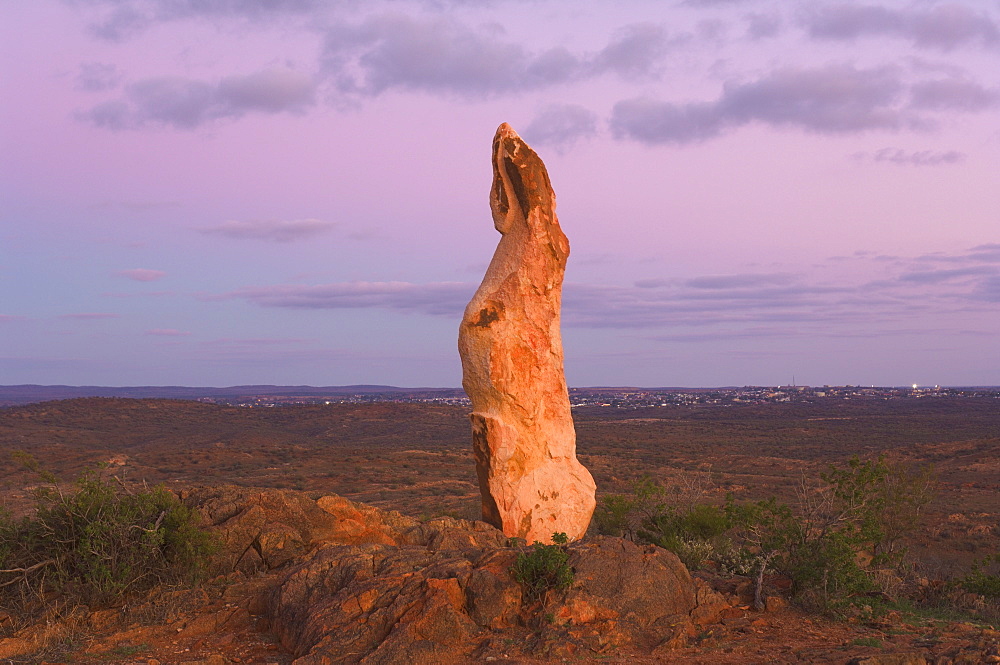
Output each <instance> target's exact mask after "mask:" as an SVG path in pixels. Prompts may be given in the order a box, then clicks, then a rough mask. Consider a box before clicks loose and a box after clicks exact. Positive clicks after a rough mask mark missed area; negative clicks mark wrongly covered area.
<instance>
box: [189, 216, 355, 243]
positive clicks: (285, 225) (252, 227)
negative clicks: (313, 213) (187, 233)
mask: <svg viewBox="0 0 1000 665" xmlns="http://www.w3.org/2000/svg"><path fill="white" fill-rule="evenodd" d="M334 227H336V223H334V222H324V221H322V220H319V219H290V220H283V219H257V220H246V221H236V220H230V221H228V222H224V223H223V224H220V225H219V226H213V227H210V228H205V229H198V231H199V233H203V234H205V235H215V236H222V237H224V238H232V239H235V240H266V241H270V242H292V241H293V240H301V239H303V238H311V237H313V236H317V235H320V234H322V233H326V232H327V231H331V230H332V229H333V228H334Z"/></svg>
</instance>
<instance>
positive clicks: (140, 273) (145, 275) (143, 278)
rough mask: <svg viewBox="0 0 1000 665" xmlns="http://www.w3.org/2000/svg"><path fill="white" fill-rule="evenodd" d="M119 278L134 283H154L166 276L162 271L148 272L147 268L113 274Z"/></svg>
mask: <svg viewBox="0 0 1000 665" xmlns="http://www.w3.org/2000/svg"><path fill="white" fill-rule="evenodd" d="M115 274H116V275H118V276H119V277H126V278H128V279H131V280H135V281H136V282H155V281H157V280H160V279H163V278H164V277H166V276H167V273H165V272H163V271H162V270H150V269H148V268H133V269H131V270H119V271H118V272H117V273H115Z"/></svg>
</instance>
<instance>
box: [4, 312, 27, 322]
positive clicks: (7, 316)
mask: <svg viewBox="0 0 1000 665" xmlns="http://www.w3.org/2000/svg"><path fill="white" fill-rule="evenodd" d="M24 320H25V318H24V317H23V316H15V315H13V314H0V323H10V322H11V321H24Z"/></svg>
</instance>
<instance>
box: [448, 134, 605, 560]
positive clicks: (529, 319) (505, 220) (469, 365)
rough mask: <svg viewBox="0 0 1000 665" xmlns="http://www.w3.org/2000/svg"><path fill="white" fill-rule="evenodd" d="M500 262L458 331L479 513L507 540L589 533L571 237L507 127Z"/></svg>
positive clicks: (528, 152)
mask: <svg viewBox="0 0 1000 665" xmlns="http://www.w3.org/2000/svg"><path fill="white" fill-rule="evenodd" d="M490 208H491V209H492V211H493V223H494V226H496V229H497V231H499V232H500V234H501V236H502V237H501V238H500V244H499V245H497V249H496V252H495V253H494V255H493V260H492V261H491V262H490V266H489V268H488V269H487V270H486V276H485V277H484V278H483V283H482V284H481V285H480V286H479V290H478V291H476V294H475V295H474V296H473V297H472V301H471V302H469V305H468V306H467V307H466V308H465V315H464V316H463V318H462V325H461V327H460V328H459V333H458V349H459V354H460V355H461V358H462V386H463V387H464V388H465V392H466V393H468V395H469V398H470V399H471V400H472V414H471V419H472V441H473V447H474V450H475V456H476V472H477V473H478V475H479V488H480V492H481V493H482V502H483V519H484V520H486V521H487V522H489V523H491V524H493V525H495V526H497V527H498V528H500V529H502V530H503V532H504V533H505V534H506V535H508V536H516V537H519V538H524V539H526V540H527V541H528V542H529V543H531V542H535V541H541V542H545V543H548V542H551V538H552V534H553V533H557V532H564V533H566V534H567V535H568V536H569V537H570V539H577V538H580V537H582V536H583V534H584V533H585V532H586V530H587V526H588V525H589V524H590V518H591V515H592V514H593V512H594V505H595V500H594V491H595V485H594V479H593V478H592V477H591V475H590V473H589V472H588V471H587V469H586V468H584V466H583V465H582V464H580V462H579V461H577V459H576V430H575V429H574V427H573V416H572V414H571V412H570V405H569V393H568V391H567V389H566V378H565V376H564V374H563V350H562V339H561V336H560V333H559V310H560V305H561V301H562V282H563V273H564V272H565V270H566V259H567V257H568V256H569V241H567V239H566V236H565V234H563V232H562V229H560V228H559V220H558V219H557V218H556V197H555V193H554V192H553V191H552V185H551V184H550V182H549V175H548V172H546V170H545V165H544V164H543V163H542V160H541V159H539V157H538V155H537V154H535V151H534V150H532V149H531V148H530V147H529V146H528V144H526V143H525V142H524V141H522V140H521V137H519V136H518V135H517V133H516V132H514V130H513V129H511V127H510V126H509V125H507V124H506V123H504V124H502V125H500V128H499V129H497V133H496V136H495V137H494V139H493V187H492V190H491V191H490Z"/></svg>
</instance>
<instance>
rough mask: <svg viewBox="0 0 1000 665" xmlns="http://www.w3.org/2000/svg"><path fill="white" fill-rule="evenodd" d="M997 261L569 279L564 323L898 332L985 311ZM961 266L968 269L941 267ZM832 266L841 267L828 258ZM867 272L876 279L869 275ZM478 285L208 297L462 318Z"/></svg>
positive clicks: (964, 256) (282, 289) (875, 260)
mask: <svg viewBox="0 0 1000 665" xmlns="http://www.w3.org/2000/svg"><path fill="white" fill-rule="evenodd" d="M998 257H1000V245H997V246H995V245H983V246H980V247H977V248H973V249H970V250H969V251H967V252H963V253H958V254H948V255H942V256H941V257H938V258H937V259H936V260H937V261H938V262H940V263H942V264H943V266H942V267H935V266H933V265H930V264H929V259H927V258H926V257H917V258H911V259H898V260H895V261H891V262H885V261H881V260H880V258H881V257H880V256H879V255H872V254H865V253H859V254H857V255H855V256H854V257H850V260H852V261H854V262H855V263H854V264H852V265H851V266H849V267H846V268H843V267H842V268H841V269H839V270H838V271H837V272H836V274H837V275H839V277H836V278H831V277H830V275H826V276H825V278H824V279H822V280H820V279H819V278H817V277H816V276H810V275H809V274H807V273H744V274H733V275H706V276H701V277H693V278H688V279H682V280H676V279H675V280H666V279H662V278H653V277H651V278H649V279H644V280H638V281H636V282H635V283H634V284H632V285H629V286H618V285H595V284H581V283H567V284H566V285H565V288H564V291H563V322H564V324H565V325H566V326H567V327H578V328H604V329H635V330H670V329H676V328H696V329H704V330H708V331H710V330H711V329H712V328H713V326H728V327H729V328H728V329H729V330H730V331H732V330H743V329H749V327H757V328H759V327H760V326H768V325H778V324H781V325H782V326H784V327H786V328H788V329H796V327H798V328H797V329H799V330H800V331H804V330H806V329H808V330H812V329H813V328H809V327H810V326H812V327H818V328H817V329H819V330H822V331H825V332H824V333H823V334H828V335H837V334H845V330H848V329H851V328H857V327H859V326H861V327H863V328H865V329H871V328H872V326H876V327H878V326H883V327H884V326H886V325H894V326H902V325H906V322H908V321H912V320H913V319H914V317H926V316H930V314H929V313H934V314H933V316H948V315H949V313H954V312H958V311H971V310H975V309H980V310H981V309H982V305H981V304H977V303H982V302H983V301H991V302H992V299H994V298H995V297H997V296H998V295H1000V285H998V280H1000V265H997V264H996V261H995V259H998ZM841 258H843V259H845V260H847V258H848V257H841ZM958 260H960V261H962V262H963V263H964V264H965V265H962V266H961V267H959V268H955V267H951V266H948V267H944V266H947V264H948V263H952V262H954V261H958ZM831 265H840V266H843V262H842V261H835V260H833V259H831ZM921 266H923V267H921ZM861 267H865V269H864V270H860V269H859V268H861ZM872 272H874V273H877V274H879V275H881V277H880V278H878V279H872V278H871V277H870V276H868V275H869V274H870V273H872ZM475 288H476V287H475V285H474V284H469V283H455V282H444V283H430V284H415V283H410V282H341V283H335V284H324V285H316V286H308V285H274V286H259V287H247V288H243V289H238V290H236V291H232V292H229V293H225V294H221V295H216V296H206V298H208V299H236V300H245V301H247V302H250V303H253V304H255V305H258V306H261V307H283V308H297V309H354V308H380V309H388V310H395V311H401V312H406V313H410V314H424V315H431V316H449V317H458V316H460V315H461V312H462V310H463V309H464V307H465V305H466V303H467V302H468V300H469V298H470V297H471V295H472V293H473V292H474V290H475ZM984 311H985V310H984ZM875 312H877V313H878V314H877V315H876V314H875ZM678 334H679V333H678ZM684 334H688V333H684ZM692 334H695V333H692ZM699 334H700V333H699ZM678 339H679V338H678Z"/></svg>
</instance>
